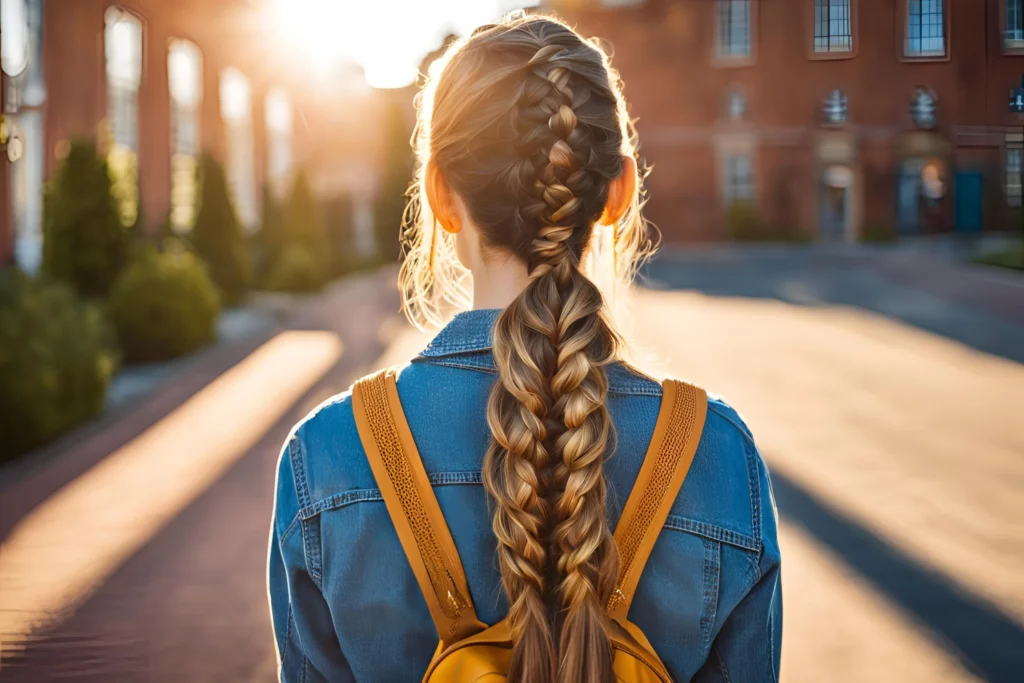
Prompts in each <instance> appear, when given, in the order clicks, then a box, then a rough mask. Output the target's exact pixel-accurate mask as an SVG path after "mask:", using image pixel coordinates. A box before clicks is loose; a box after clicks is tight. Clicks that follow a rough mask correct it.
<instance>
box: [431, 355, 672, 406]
mask: <svg viewBox="0 0 1024 683" xmlns="http://www.w3.org/2000/svg"><path fill="white" fill-rule="evenodd" d="M413 362H414V363H415V362H420V363H429V364H431V365H437V366H441V367H446V368H455V369H456V370H475V371H477V372H484V373H487V374H489V375H494V374H497V372H496V371H495V369H494V368H492V367H489V366H486V365H482V364H477V363H466V362H462V363H460V362H458V361H456V360H451V358H450V357H449V356H441V357H438V356H422V355H421V356H418V357H417V358H415V359H414V360H413ZM651 381H653V380H651ZM608 393H609V395H611V396H661V393H662V389H661V385H660V384H655V385H654V386H651V387H643V386H635V387H614V386H611V387H609V388H608Z"/></svg>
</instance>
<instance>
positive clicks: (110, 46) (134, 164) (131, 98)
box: [103, 7, 142, 225]
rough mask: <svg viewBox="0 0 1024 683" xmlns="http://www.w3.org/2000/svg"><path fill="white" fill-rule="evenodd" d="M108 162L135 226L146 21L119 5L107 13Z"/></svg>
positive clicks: (124, 212) (124, 211) (124, 217)
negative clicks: (140, 19) (140, 85)
mask: <svg viewBox="0 0 1024 683" xmlns="http://www.w3.org/2000/svg"><path fill="white" fill-rule="evenodd" d="M104 18H105V23H106V26H105V29H104V34H103V36H104V37H103V43H104V54H105V57H106V73H107V126H108V130H107V134H108V135H109V138H108V140H107V163H108V164H109V165H110V175H111V177H112V179H113V192H114V196H115V198H116V199H117V203H118V207H119V209H120V212H121V221H122V223H124V224H125V225H133V224H134V223H135V219H136V218H137V216H138V211H139V177H138V176H139V170H138V169H139V160H138V153H139V84H140V82H141V80H142V22H141V21H139V19H138V18H136V17H135V16H134V15H132V14H130V13H129V12H126V11H125V10H123V9H121V8H119V7H110V8H109V9H107V12H106V15H105V17H104Z"/></svg>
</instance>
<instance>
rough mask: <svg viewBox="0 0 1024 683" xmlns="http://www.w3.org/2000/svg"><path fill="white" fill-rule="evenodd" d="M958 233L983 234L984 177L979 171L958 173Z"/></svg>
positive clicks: (956, 189)
mask: <svg viewBox="0 0 1024 683" xmlns="http://www.w3.org/2000/svg"><path fill="white" fill-rule="evenodd" d="M954 188H955V191H956V231H957V232H967V233H971V232H981V229H982V175H981V173H980V172H978V171H957V174H956V184H955V186H954Z"/></svg>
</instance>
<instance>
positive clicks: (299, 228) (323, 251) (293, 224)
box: [286, 170, 327, 264]
mask: <svg viewBox="0 0 1024 683" xmlns="http://www.w3.org/2000/svg"><path fill="white" fill-rule="evenodd" d="M286 225H287V228H286V229H287V243H288V244H296V245H299V246H301V247H304V248H305V249H306V250H307V251H308V252H309V254H311V255H313V256H314V257H316V258H318V259H321V261H322V263H324V264H326V260H327V259H326V257H327V232H326V230H325V229H324V222H323V218H321V216H320V207H319V206H317V203H316V198H315V197H314V196H313V189H312V188H311V187H310V186H309V180H308V179H307V178H306V172H305V171H301V170H300V171H299V172H298V173H297V174H296V175H295V185H294V186H292V196H291V201H289V202H288V217H287V223H286Z"/></svg>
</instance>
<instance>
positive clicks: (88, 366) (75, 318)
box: [0, 270, 116, 461]
mask: <svg viewBox="0 0 1024 683" xmlns="http://www.w3.org/2000/svg"><path fill="white" fill-rule="evenodd" d="M111 342H112V339H111V336H110V330H109V328H107V327H106V325H105V324H104V322H103V320H102V317H101V316H100V313H99V310H98V309H97V308H96V306H95V305H92V304H87V303H82V302H81V301H80V300H79V298H78V297H77V296H75V293H74V292H73V291H72V289H71V288H70V287H68V286H67V285H65V284H63V283H58V282H54V281H49V280H45V279H33V278H29V277H28V276H26V275H24V274H22V273H20V272H18V271H15V270H9V271H4V272H0V416H3V417H2V419H0V461H3V460H7V459H10V458H12V457H14V456H16V455H20V454H21V453H24V452H26V451H28V450H30V449H32V448H35V447H37V446H40V445H42V444H44V443H46V442H47V441H49V440H51V439H53V438H54V437H56V436H58V435H59V434H61V433H62V432H65V431H67V430H69V429H71V428H72V427H74V426H75V425H77V424H79V423H81V422H83V421H85V420H88V419H90V418H92V417H94V416H96V415H98V414H99V413H100V411H102V410H103V402H104V398H105V396H106V391H107V385H108V384H109V383H110V377H111V375H112V374H113V371H114V368H115V366H116V356H115V353H114V351H113V345H112V343H111Z"/></svg>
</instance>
